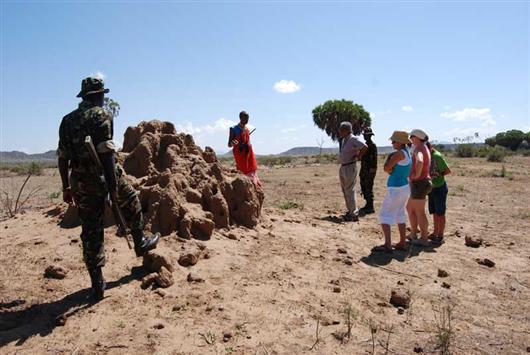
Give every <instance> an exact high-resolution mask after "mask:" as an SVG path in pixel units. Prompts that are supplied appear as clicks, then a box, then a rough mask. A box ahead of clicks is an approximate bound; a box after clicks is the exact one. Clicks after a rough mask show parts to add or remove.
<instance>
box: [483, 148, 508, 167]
mask: <svg viewBox="0 0 530 355" xmlns="http://www.w3.org/2000/svg"><path fill="white" fill-rule="evenodd" d="M504 158H506V148H503V147H499V146H495V147H494V148H491V149H489V152H488V155H487V158H486V159H487V160H488V161H491V162H498V163H500V162H503V161H504Z"/></svg>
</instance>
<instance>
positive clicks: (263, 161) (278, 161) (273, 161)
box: [258, 156, 293, 166]
mask: <svg viewBox="0 0 530 355" xmlns="http://www.w3.org/2000/svg"><path fill="white" fill-rule="evenodd" d="M292 161H293V157H277V156H266V157H258V163H259V164H260V165H267V166H274V165H285V164H289V163H291V162H292Z"/></svg>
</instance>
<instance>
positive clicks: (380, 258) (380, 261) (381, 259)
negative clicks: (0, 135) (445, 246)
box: [360, 244, 440, 267]
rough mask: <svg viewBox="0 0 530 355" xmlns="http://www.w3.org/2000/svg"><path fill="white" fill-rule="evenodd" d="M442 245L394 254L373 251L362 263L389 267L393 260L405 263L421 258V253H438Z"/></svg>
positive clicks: (412, 248) (410, 248)
mask: <svg viewBox="0 0 530 355" xmlns="http://www.w3.org/2000/svg"><path fill="white" fill-rule="evenodd" d="M439 247H440V245H433V244H431V245H430V246H428V247H417V246H409V247H408V249H407V250H394V251H393V252H392V253H384V252H377V251H374V250H372V251H371V252H370V254H369V255H367V256H363V257H362V258H361V259H360V261H362V262H363V263H365V264H366V265H369V266H376V267H377V266H383V265H388V264H390V262H391V261H392V260H396V261H399V262H404V261H405V260H407V259H410V258H413V257H416V256H419V255H420V254H421V253H436V249H437V248H439Z"/></svg>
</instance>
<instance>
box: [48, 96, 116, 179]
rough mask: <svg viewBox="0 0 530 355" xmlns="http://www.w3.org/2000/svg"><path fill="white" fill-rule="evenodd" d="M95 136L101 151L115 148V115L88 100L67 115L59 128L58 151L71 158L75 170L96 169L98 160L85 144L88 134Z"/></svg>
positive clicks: (68, 158) (93, 137)
mask: <svg viewBox="0 0 530 355" xmlns="http://www.w3.org/2000/svg"><path fill="white" fill-rule="evenodd" d="M88 135H89V136H91V137H92V141H93V143H94V146H95V147H96V150H97V151H98V153H106V152H109V151H115V147H114V143H113V142H112V135H113V121H112V115H111V114H110V113H109V112H108V111H106V110H105V109H103V108H102V107H99V106H96V105H94V104H92V103H90V102H88V101H82V102H81V103H80V104H79V107H78V108H77V109H76V110H74V111H72V112H70V113H69V114H68V115H66V116H64V117H63V120H62V121H61V126H60V128H59V147H58V149H57V155H58V156H59V157H62V158H65V159H67V160H69V161H70V167H71V168H72V169H73V170H74V171H78V172H89V171H95V170H94V167H95V164H94V163H93V161H92V160H91V159H90V155H89V153H88V150H87V149H86V148H85V137H86V136H88Z"/></svg>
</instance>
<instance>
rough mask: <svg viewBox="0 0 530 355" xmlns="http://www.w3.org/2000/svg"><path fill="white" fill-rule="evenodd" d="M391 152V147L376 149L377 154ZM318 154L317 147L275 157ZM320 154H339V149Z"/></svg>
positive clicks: (292, 149)
mask: <svg viewBox="0 0 530 355" xmlns="http://www.w3.org/2000/svg"><path fill="white" fill-rule="evenodd" d="M392 150H393V149H392V147H377V153H378V154H388V153H390V152H391V151H392ZM319 153H320V148H319V147H295V148H291V149H289V150H287V151H285V152H283V153H280V154H277V155H278V156H281V157H301V156H310V155H318V154H319ZM322 154H339V148H322Z"/></svg>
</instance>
